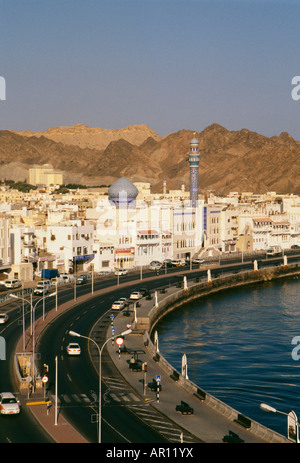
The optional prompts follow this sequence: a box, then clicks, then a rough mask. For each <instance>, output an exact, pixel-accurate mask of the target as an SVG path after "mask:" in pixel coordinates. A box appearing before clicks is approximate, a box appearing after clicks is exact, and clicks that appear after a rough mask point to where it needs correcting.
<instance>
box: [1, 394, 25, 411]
mask: <svg viewBox="0 0 300 463" xmlns="http://www.w3.org/2000/svg"><path fill="white" fill-rule="evenodd" d="M20 410H21V407H20V402H19V400H18V399H17V398H16V397H15V396H14V395H13V394H12V393H11V392H1V394H0V413H1V415H16V414H17V413H20Z"/></svg>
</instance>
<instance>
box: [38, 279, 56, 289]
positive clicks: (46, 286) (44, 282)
mask: <svg viewBox="0 0 300 463" xmlns="http://www.w3.org/2000/svg"><path fill="white" fill-rule="evenodd" d="M52 285H53V283H52V281H51V280H41V281H39V282H38V283H37V285H36V287H37V288H39V289H49V288H51V286H52Z"/></svg>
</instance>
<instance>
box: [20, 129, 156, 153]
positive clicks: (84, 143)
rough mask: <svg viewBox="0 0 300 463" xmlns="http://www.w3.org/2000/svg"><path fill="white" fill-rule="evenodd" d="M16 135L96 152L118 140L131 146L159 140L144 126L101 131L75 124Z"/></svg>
mask: <svg viewBox="0 0 300 463" xmlns="http://www.w3.org/2000/svg"><path fill="white" fill-rule="evenodd" d="M18 134H19V135H24V136H26V137H33V136H35V137H46V138H50V140H53V141H56V142H60V143H63V144H65V145H75V146H79V147H80V148H91V149H97V150H102V149H105V148H106V147H107V145H109V143H110V142H112V141H116V140H119V139H120V138H123V139H124V140H126V141H128V142H129V143H132V144H133V145H140V144H141V143H143V142H144V140H146V139H147V138H148V137H152V138H154V140H159V138H160V137H159V135H157V134H156V133H155V132H154V131H153V130H151V129H150V128H149V127H148V126H147V125H146V124H141V125H131V126H128V127H125V128H124V129H101V128H100V127H89V126H87V125H84V124H76V125H73V126H71V127H55V128H52V129H48V130H45V131H44V132H31V131H29V130H26V131H20V132H18Z"/></svg>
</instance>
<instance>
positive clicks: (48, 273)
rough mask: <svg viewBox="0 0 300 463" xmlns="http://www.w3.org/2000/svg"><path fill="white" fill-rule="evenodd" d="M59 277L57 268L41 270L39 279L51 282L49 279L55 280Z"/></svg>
mask: <svg viewBox="0 0 300 463" xmlns="http://www.w3.org/2000/svg"><path fill="white" fill-rule="evenodd" d="M58 276H59V272H58V270H57V268H51V269H50V268H43V269H42V273H41V277H42V278H46V279H47V280H51V278H56V277H58Z"/></svg>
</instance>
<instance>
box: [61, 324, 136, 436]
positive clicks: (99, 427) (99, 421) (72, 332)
mask: <svg viewBox="0 0 300 463" xmlns="http://www.w3.org/2000/svg"><path fill="white" fill-rule="evenodd" d="M131 332H132V330H126V331H123V332H122V333H121V334H119V335H118V336H126V335H127V334H130V333H131ZM69 335H70V336H77V337H79V338H84V339H87V340H88V341H91V342H93V343H94V344H95V346H96V347H97V349H98V352H99V418H98V423H99V426H98V444H101V357H102V351H103V349H104V347H105V346H106V344H107V343H108V342H109V341H111V340H112V339H114V337H115V336H112V337H110V338H108V339H107V340H106V341H105V342H104V344H103V345H102V347H101V348H100V347H99V346H98V344H97V343H96V341H94V339H92V338H89V337H88V336H83V335H82V334H79V333H76V331H69ZM118 336H117V337H118Z"/></svg>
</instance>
